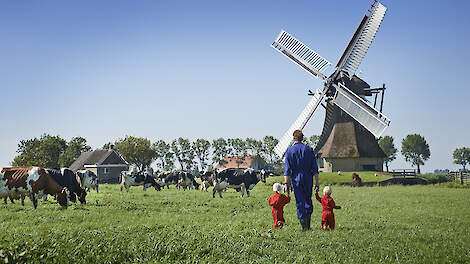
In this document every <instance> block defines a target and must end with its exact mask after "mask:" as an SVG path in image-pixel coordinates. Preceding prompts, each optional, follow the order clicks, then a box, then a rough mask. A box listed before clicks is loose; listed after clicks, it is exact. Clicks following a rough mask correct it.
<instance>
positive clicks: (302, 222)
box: [299, 218, 308, 232]
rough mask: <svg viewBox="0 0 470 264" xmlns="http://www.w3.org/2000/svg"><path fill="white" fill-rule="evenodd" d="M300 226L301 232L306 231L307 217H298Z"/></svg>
mask: <svg viewBox="0 0 470 264" xmlns="http://www.w3.org/2000/svg"><path fill="white" fill-rule="evenodd" d="M299 222H300V226H301V227H302V232H304V231H307V230H308V228H307V218H300V219H299Z"/></svg>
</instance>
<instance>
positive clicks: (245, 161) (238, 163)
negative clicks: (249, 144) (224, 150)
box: [215, 156, 266, 170]
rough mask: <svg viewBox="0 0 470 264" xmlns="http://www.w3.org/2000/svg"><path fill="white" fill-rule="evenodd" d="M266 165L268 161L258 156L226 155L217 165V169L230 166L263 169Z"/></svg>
mask: <svg viewBox="0 0 470 264" xmlns="http://www.w3.org/2000/svg"><path fill="white" fill-rule="evenodd" d="M265 167H266V162H265V161H264V160H263V159H262V158H261V157H258V156H230V157H225V158H223V159H222V160H221V161H219V163H218V164H217V165H216V166H215V168H216V169H228V168H241V169H247V168H252V169H255V170H261V169H263V168H265Z"/></svg>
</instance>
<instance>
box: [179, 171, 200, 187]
mask: <svg viewBox="0 0 470 264" xmlns="http://www.w3.org/2000/svg"><path fill="white" fill-rule="evenodd" d="M177 175H178V185H179V186H180V187H181V188H183V190H186V189H193V188H195V189H199V183H197V182H196V180H194V176H193V175H192V174H191V173H188V172H178V173H177Z"/></svg>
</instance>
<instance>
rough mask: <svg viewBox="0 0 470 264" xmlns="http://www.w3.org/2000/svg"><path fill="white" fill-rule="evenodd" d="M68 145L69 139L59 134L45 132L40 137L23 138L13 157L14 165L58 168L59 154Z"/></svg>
mask: <svg viewBox="0 0 470 264" xmlns="http://www.w3.org/2000/svg"><path fill="white" fill-rule="evenodd" d="M66 147H67V141H65V140H64V139H62V138H61V137H59V136H51V135H48V134H43V135H42V136H41V137H40V138H39V139H38V138H34V139H28V140H21V141H20V143H19V144H18V150H17V151H16V152H17V153H20V154H19V155H18V156H16V157H15V158H14V159H13V162H12V165H13V166H39V167H44V168H51V169H58V168H59V167H60V166H59V156H60V154H62V153H63V152H64V151H65V149H66Z"/></svg>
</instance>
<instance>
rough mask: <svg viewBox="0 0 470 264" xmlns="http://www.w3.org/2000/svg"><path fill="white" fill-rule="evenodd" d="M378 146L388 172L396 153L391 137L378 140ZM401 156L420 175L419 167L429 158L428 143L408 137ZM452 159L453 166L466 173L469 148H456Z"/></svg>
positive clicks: (417, 136) (405, 139)
mask: <svg viewBox="0 0 470 264" xmlns="http://www.w3.org/2000/svg"><path fill="white" fill-rule="evenodd" d="M379 146H380V148H381V149H382V150H383V152H384V153H385V155H386V156H387V157H386V158H385V161H384V163H385V167H386V170H387V171H388V165H389V163H390V162H392V161H393V160H395V159H396V157H397V152H398V150H397V149H396V148H395V145H394V143H393V137H391V136H385V137H382V138H380V139H379ZM401 154H402V155H403V157H404V158H405V160H406V161H407V162H411V164H412V165H413V166H417V168H418V173H421V171H420V165H424V162H425V161H426V160H428V159H429V157H430V156H431V152H430V150H429V145H428V143H427V142H426V140H425V139H424V137H422V136H421V135H419V134H412V135H408V136H406V137H405V138H404V139H403V140H402V142H401ZM452 157H453V158H454V164H458V165H462V167H463V171H466V168H465V166H467V165H468V164H470V148H467V147H462V148H456V149H455V150H454V152H453V155H452Z"/></svg>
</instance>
